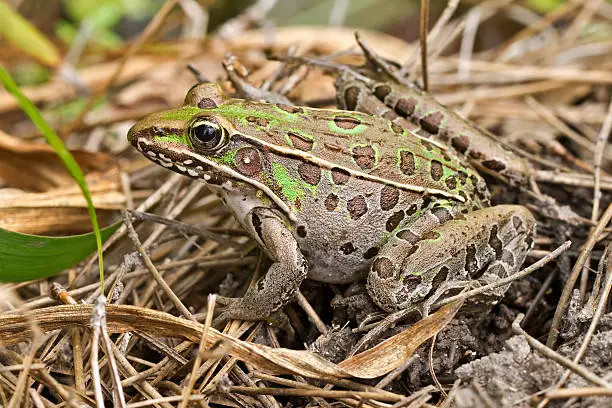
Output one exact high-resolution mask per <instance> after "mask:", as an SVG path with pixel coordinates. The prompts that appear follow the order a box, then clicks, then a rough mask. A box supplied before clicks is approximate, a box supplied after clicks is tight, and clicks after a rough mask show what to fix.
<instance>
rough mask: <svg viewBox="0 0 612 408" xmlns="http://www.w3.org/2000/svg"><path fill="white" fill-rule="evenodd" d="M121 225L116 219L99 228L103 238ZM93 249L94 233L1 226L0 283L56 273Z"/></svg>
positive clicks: (73, 263) (106, 237)
mask: <svg viewBox="0 0 612 408" xmlns="http://www.w3.org/2000/svg"><path fill="white" fill-rule="evenodd" d="M120 226H121V222H117V223H115V224H113V225H111V226H109V227H106V228H103V229H102V231H100V233H101V236H102V241H106V240H107V239H108V237H110V236H111V235H112V234H113V233H114V232H115V231H117V229H118V228H119V227H120ZM95 249H96V237H95V234H94V233H93V232H90V233H89V234H84V235H73V236H69V237H43V236H40V235H29V234H21V233H19V232H13V231H8V230H5V229H2V228H0V282H25V281H29V280H33V279H42V278H47V277H49V276H52V275H55V274H56V273H59V272H61V271H63V270H64V269H66V268H70V267H72V266H74V265H76V264H77V263H79V262H80V261H82V260H83V259H85V257H86V256H88V255H89V254H91V252H92V251H94V250H95Z"/></svg>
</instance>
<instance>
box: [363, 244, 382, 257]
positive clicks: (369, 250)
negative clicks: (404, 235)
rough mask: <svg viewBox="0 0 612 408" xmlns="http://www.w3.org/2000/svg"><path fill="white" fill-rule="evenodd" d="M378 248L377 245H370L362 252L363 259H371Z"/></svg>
mask: <svg viewBox="0 0 612 408" xmlns="http://www.w3.org/2000/svg"><path fill="white" fill-rule="evenodd" d="M378 251H379V249H378V248H377V247H372V248H370V249H368V250H367V251H365V252H364V254H363V259H372V258H374V257H375V256H376V255H377V254H378Z"/></svg>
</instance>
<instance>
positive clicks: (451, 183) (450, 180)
mask: <svg viewBox="0 0 612 408" xmlns="http://www.w3.org/2000/svg"><path fill="white" fill-rule="evenodd" d="M444 182H445V183H446V187H447V188H448V189H449V190H454V189H456V188H457V179H456V178H455V177H453V176H450V177H447V178H446V180H445V181H444Z"/></svg>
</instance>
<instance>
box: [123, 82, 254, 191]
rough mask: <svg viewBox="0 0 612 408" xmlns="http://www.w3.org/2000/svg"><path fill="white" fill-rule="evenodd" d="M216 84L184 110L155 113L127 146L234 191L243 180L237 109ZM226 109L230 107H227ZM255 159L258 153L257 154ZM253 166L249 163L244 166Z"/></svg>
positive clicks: (190, 98)
mask: <svg viewBox="0 0 612 408" xmlns="http://www.w3.org/2000/svg"><path fill="white" fill-rule="evenodd" d="M234 101H238V100H236V99H230V98H228V97H227V96H226V95H225V94H224V93H223V92H222V91H221V89H220V88H219V86H217V85H216V84H214V83H202V84H198V85H196V86H194V87H193V88H191V89H190V90H189V92H188V94H187V96H186V98H185V104H184V105H183V106H181V107H179V108H177V109H172V110H167V111H163V112H157V113H153V114H151V115H149V116H147V117H145V118H143V119H142V120H140V121H139V122H137V123H136V124H135V125H134V126H132V128H131V129H130V130H129V132H128V136H127V137H128V141H129V142H130V143H131V144H132V146H134V147H135V148H136V149H138V150H139V151H140V152H141V153H142V154H144V155H145V156H146V157H147V158H148V159H149V160H152V161H154V162H156V163H158V164H160V165H161V166H164V167H166V168H168V169H170V170H173V171H175V172H177V173H181V174H184V175H186V176H189V177H191V178H195V179H199V180H202V181H205V182H207V183H209V184H213V185H217V186H224V187H226V188H230V187H231V185H232V181H236V180H244V181H248V179H247V178H245V177H244V172H240V171H239V170H240V169H237V168H236V167H237V166H236V163H235V162H236V154H237V153H236V151H237V150H238V147H237V146H235V144H236V143H232V142H231V140H232V137H231V136H232V135H233V134H235V133H236V130H235V127H234V125H233V124H232V117H233V116H232V113H233V114H234V115H236V111H237V108H236V107H235V106H234V107H233V108H232V107H227V106H225V104H229V105H231V102H234ZM224 106H225V107H224ZM252 154H253V153H252ZM244 161H246V162H248V158H247V159H246V160H244Z"/></svg>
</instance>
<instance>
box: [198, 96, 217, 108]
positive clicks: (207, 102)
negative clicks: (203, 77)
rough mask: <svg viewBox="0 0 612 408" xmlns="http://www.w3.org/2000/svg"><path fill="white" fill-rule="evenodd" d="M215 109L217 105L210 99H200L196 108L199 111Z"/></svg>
mask: <svg viewBox="0 0 612 408" xmlns="http://www.w3.org/2000/svg"><path fill="white" fill-rule="evenodd" d="M216 107H217V103H216V102H215V101H214V100H213V99H211V98H202V99H200V101H199V102H198V108H200V109H214V108H216Z"/></svg>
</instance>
